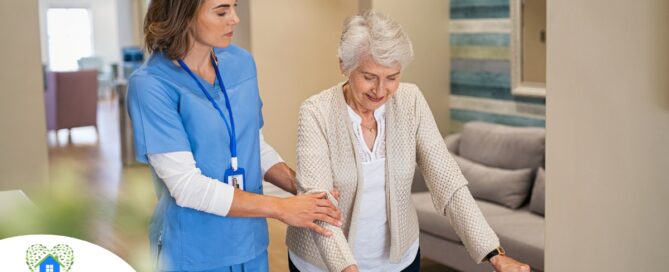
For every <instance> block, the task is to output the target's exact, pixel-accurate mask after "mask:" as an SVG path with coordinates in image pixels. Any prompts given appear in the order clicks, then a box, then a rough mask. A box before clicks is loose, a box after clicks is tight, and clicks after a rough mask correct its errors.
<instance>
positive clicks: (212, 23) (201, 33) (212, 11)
mask: <svg viewBox="0 0 669 272" xmlns="http://www.w3.org/2000/svg"><path fill="white" fill-rule="evenodd" d="M238 23H239V17H237V1H236V0H204V1H203V2H202V5H201V6H200V8H199V9H198V11H197V12H196V14H195V18H194V19H193V22H192V24H191V31H192V32H191V33H192V34H193V38H194V39H195V41H196V42H198V43H201V44H204V45H207V46H211V47H219V48H223V47H227V46H228V45H230V43H231V42H232V36H233V34H234V29H235V26H237V24H238Z"/></svg>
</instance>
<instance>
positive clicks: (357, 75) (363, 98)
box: [349, 56, 401, 111]
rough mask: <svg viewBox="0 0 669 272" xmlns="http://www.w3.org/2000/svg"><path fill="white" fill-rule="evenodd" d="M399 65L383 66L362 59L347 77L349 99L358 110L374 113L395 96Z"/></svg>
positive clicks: (398, 80) (370, 58) (366, 58)
mask: <svg viewBox="0 0 669 272" xmlns="http://www.w3.org/2000/svg"><path fill="white" fill-rule="evenodd" d="M400 70H401V68H400V65H399V64H395V65H392V66H384V65H381V64H379V63H378V62H376V61H375V60H374V59H373V58H372V57H369V56H367V57H364V58H363V59H362V60H360V63H359V65H358V67H357V68H355V69H354V70H353V71H351V74H350V75H349V84H350V85H351V93H350V97H351V98H352V100H353V101H352V102H353V103H355V105H356V106H357V108H358V109H360V110H368V111H374V110H376V109H378V108H379V107H381V106H382V105H383V104H385V103H386V102H387V101H388V100H389V99H390V98H392V97H393V95H395V92H397V88H399V86H400Z"/></svg>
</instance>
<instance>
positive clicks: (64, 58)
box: [46, 8, 93, 71]
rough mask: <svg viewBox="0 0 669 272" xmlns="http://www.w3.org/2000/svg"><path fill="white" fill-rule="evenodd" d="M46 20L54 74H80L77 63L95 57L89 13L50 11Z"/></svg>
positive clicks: (80, 10) (62, 9)
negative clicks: (74, 72)
mask: <svg viewBox="0 0 669 272" xmlns="http://www.w3.org/2000/svg"><path fill="white" fill-rule="evenodd" d="M46 17H47V19H46V20H47V38H48V48H49V66H50V68H51V70H53V71H72V70H77V68H78V64H77V60H79V59H80V58H82V57H88V56H91V55H92V54H93V27H92V23H91V16H90V11H89V10H88V9H83V8H50V9H49V10H47V14H46Z"/></svg>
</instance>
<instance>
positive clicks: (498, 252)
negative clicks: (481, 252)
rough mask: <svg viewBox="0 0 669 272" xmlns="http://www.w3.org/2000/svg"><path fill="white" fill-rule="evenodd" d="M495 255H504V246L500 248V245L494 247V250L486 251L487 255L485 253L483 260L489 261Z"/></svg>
mask: <svg viewBox="0 0 669 272" xmlns="http://www.w3.org/2000/svg"><path fill="white" fill-rule="evenodd" d="M497 255H502V256H505V255H506V252H505V251H504V248H502V247H501V246H500V247H497V248H495V250H493V251H491V252H490V253H488V255H485V260H486V261H490V259H492V257H495V256H497Z"/></svg>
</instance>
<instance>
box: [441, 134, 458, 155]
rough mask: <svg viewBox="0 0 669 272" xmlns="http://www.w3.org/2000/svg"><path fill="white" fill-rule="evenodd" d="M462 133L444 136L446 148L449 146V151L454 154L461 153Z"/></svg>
mask: <svg viewBox="0 0 669 272" xmlns="http://www.w3.org/2000/svg"><path fill="white" fill-rule="evenodd" d="M460 136H461V134H460V133H455V134H451V135H448V136H446V137H445V138H444V142H445V143H446V148H448V152H450V153H451V154H453V155H460V152H458V148H459V147H460Z"/></svg>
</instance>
